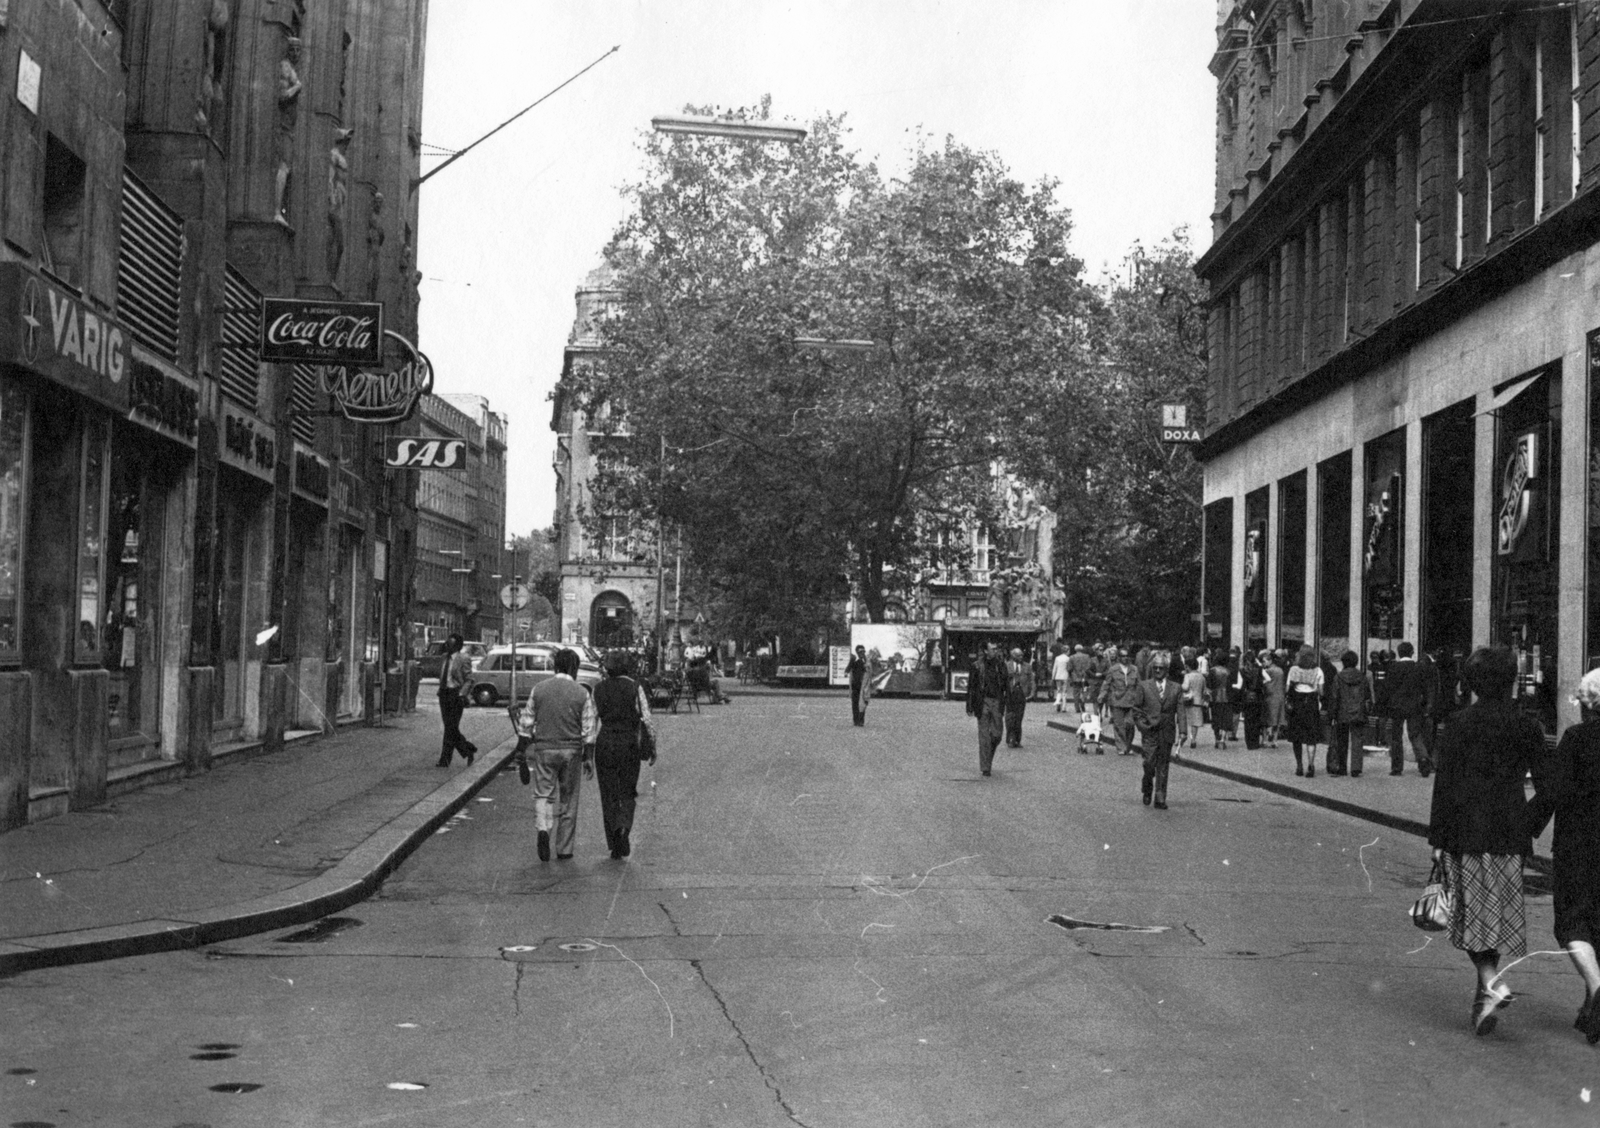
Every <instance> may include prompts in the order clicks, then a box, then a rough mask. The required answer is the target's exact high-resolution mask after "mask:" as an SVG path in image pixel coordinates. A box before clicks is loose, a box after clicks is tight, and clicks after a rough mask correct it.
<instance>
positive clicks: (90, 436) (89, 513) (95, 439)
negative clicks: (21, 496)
mask: <svg viewBox="0 0 1600 1128" xmlns="http://www.w3.org/2000/svg"><path fill="white" fill-rule="evenodd" d="M110 434H111V428H110V426H109V425H108V423H107V420H106V418H105V417H104V416H99V415H94V416H90V417H88V418H86V419H85V420H84V424H83V462H82V472H81V474H80V475H79V478H78V481H79V495H78V582H77V592H78V627H77V636H76V642H75V645H74V651H75V657H76V659H77V661H78V662H80V663H99V662H100V661H101V660H102V656H103V654H104V639H103V637H102V634H101V625H102V623H103V621H104V618H105V612H106V599H105V558H106V540H105V537H106V490H107V486H108V484H109V481H110V475H109V474H108V472H107V470H108V463H109V462H110V449H109V447H110Z"/></svg>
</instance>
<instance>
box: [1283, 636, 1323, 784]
mask: <svg viewBox="0 0 1600 1128" xmlns="http://www.w3.org/2000/svg"><path fill="white" fill-rule="evenodd" d="M1326 680H1327V679H1325V678H1324V677H1323V674H1322V666H1321V665H1320V664H1319V663H1318V662H1317V651H1316V648H1315V647H1313V646H1310V645H1309V644H1308V645H1305V646H1302V647H1301V648H1300V652H1299V654H1297V655H1296V656H1295V663H1294V665H1293V666H1291V667H1290V668H1289V673H1288V676H1287V677H1286V678H1285V686H1284V711H1285V712H1286V713H1287V714H1288V718H1289V747H1291V748H1293V749H1294V774H1295V775H1297V776H1298V775H1303V776H1306V777H1308V778H1314V777H1315V776H1316V774H1317V745H1319V744H1321V743H1322V693H1323V690H1324V689H1325V688H1326ZM1302 748H1305V749H1306V755H1305V759H1304V761H1303V762H1302V758H1301V749H1302Z"/></svg>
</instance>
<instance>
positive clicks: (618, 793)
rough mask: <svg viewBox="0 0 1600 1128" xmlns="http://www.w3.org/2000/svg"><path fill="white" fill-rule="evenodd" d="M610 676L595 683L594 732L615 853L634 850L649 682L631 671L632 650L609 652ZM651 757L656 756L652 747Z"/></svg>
mask: <svg viewBox="0 0 1600 1128" xmlns="http://www.w3.org/2000/svg"><path fill="white" fill-rule="evenodd" d="M605 671H606V676H605V680H604V681H602V682H601V683H600V684H599V685H597V686H595V687H594V711H595V715H596V717H597V719H598V720H599V721H600V733H599V735H598V736H597V737H596V738H595V745H594V762H595V773H596V774H597V775H598V776H599V777H600V813H601V816H602V817H603V818H604V820H605V826H606V844H607V845H608V846H609V847H610V848H611V856H612V857H613V858H626V857H627V856H628V855H629V854H631V853H633V844H632V843H631V842H629V841H628V835H629V834H630V833H631V832H632V830H633V811H634V804H635V802H636V801H637V799H638V793H639V755H640V754H639V730H640V729H641V728H644V729H647V730H649V732H650V735H651V740H650V744H651V745H652V746H653V745H654V744H655V740H654V736H655V730H654V728H652V727H651V724H650V700H649V698H648V697H647V696H646V695H645V692H644V687H643V686H641V685H640V684H639V683H638V682H636V681H634V680H633V679H632V678H630V677H628V655H627V653H626V652H624V651H621V650H613V651H612V652H611V653H609V654H607V655H606V661H605ZM648 759H649V761H650V763H652V764H653V763H655V762H656V757H655V753H654V752H653V751H652V752H651V753H650V754H649V756H648Z"/></svg>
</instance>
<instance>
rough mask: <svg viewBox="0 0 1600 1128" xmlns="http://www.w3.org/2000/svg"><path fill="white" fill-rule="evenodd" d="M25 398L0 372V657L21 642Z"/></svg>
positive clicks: (8, 657) (7, 657) (15, 649)
mask: <svg viewBox="0 0 1600 1128" xmlns="http://www.w3.org/2000/svg"><path fill="white" fill-rule="evenodd" d="M27 480H28V400H27V396H26V394H25V393H24V392H23V391H22V389H21V388H20V387H19V386H18V385H17V384H15V383H14V382H13V381H12V380H10V379H9V378H8V377H5V376H0V661H5V660H14V659H16V657H17V655H18V651H19V650H20V649H21V645H22V632H21V625H22V532H23V517H22V515H23V514H24V513H26V512H27V509H26V501H27V498H26V494H25V493H24V483H26V482H27Z"/></svg>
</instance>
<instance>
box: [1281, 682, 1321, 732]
mask: <svg viewBox="0 0 1600 1128" xmlns="http://www.w3.org/2000/svg"><path fill="white" fill-rule="evenodd" d="M1288 712H1289V729H1288V732H1287V733H1286V734H1285V735H1286V736H1288V738H1289V742H1290V743H1291V744H1321V743H1322V713H1321V711H1320V710H1319V709H1318V708H1317V695H1316V694H1314V693H1298V694H1294V695H1293V696H1291V697H1290V698H1289V708H1288Z"/></svg>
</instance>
